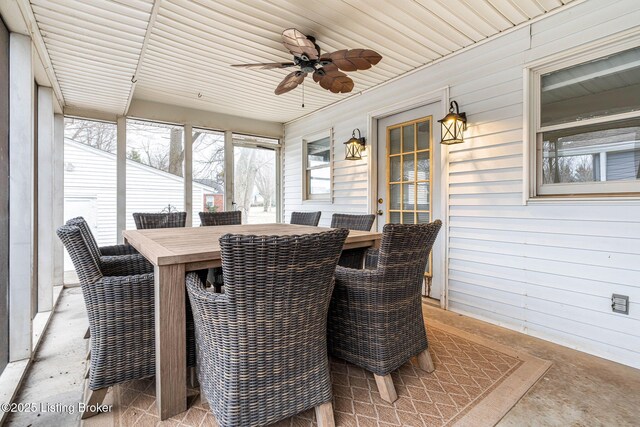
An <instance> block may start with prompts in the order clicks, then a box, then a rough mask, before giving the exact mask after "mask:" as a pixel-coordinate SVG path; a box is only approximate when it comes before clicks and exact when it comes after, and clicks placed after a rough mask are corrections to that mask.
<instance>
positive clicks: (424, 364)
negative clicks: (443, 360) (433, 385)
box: [418, 349, 436, 373]
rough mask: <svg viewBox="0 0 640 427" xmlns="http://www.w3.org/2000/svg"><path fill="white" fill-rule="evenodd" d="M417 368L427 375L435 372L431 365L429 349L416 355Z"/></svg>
mask: <svg viewBox="0 0 640 427" xmlns="http://www.w3.org/2000/svg"><path fill="white" fill-rule="evenodd" d="M418 366H420V369H422V370H423V371H426V372H428V373H431V372H433V371H435V369H436V367H435V366H434V365H433V359H431V354H429V349H426V350H424V351H422V352H421V353H420V354H418Z"/></svg>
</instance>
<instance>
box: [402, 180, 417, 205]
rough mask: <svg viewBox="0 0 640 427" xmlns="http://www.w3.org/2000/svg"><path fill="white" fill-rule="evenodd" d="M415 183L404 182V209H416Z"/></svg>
mask: <svg viewBox="0 0 640 427" xmlns="http://www.w3.org/2000/svg"><path fill="white" fill-rule="evenodd" d="M415 188H416V186H415V184H413V183H406V184H402V202H403V203H402V209H403V210H414V209H415V200H416V195H415Z"/></svg>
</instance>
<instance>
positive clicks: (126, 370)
mask: <svg viewBox="0 0 640 427" xmlns="http://www.w3.org/2000/svg"><path fill="white" fill-rule="evenodd" d="M56 233H57V234H58V237H59V238H60V240H62V243H63V244H64V246H65V248H66V249H67V252H68V253H69V256H70V257H71V261H72V262H73V265H74V267H75V269H76V272H77V274H78V278H79V281H80V287H81V289H82V295H83V297H84V302H85V306H86V308H87V314H88V317H89V329H90V331H91V333H90V335H91V341H90V364H89V383H88V391H89V394H88V396H85V398H86V401H85V403H87V405H97V404H100V403H101V402H102V401H103V399H104V397H105V395H106V393H107V390H108V388H109V387H110V386H113V385H116V384H119V383H122V382H125V381H130V380H134V379H141V378H146V377H149V376H152V375H154V374H155V328H154V325H155V308H154V299H155V297H154V280H153V273H142V274H132V275H118V276H107V275H106V274H105V271H106V270H105V269H103V268H104V265H105V264H104V259H105V258H115V257H101V258H100V259H99V260H96V258H95V253H92V250H91V249H90V248H89V246H90V245H89V244H87V239H86V237H85V233H83V231H82V229H81V228H80V227H79V226H78V225H64V226H62V227H60V228H58V230H57V231H56ZM140 256H141V255H139V254H134V255H119V256H118V258H123V257H140ZM187 310H190V304H187ZM187 364H188V366H195V331H194V326H193V322H191V323H190V324H189V322H187ZM185 386H186V384H185ZM93 415H96V412H94V411H92V408H91V407H90V406H87V408H86V412H84V413H83V415H82V418H88V417H91V416H93Z"/></svg>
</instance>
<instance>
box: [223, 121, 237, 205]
mask: <svg viewBox="0 0 640 427" xmlns="http://www.w3.org/2000/svg"><path fill="white" fill-rule="evenodd" d="M233 199H234V196H233V132H231V131H230V130H228V131H226V132H225V133H224V210H225V211H232V210H235V206H234V205H233Z"/></svg>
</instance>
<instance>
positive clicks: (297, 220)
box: [290, 211, 322, 227]
mask: <svg viewBox="0 0 640 427" xmlns="http://www.w3.org/2000/svg"><path fill="white" fill-rule="evenodd" d="M320 215H322V212H320V211H318V212H291V221H290V223H291V224H298V225H311V226H313V227H317V226H318V223H319V222H320Z"/></svg>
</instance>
